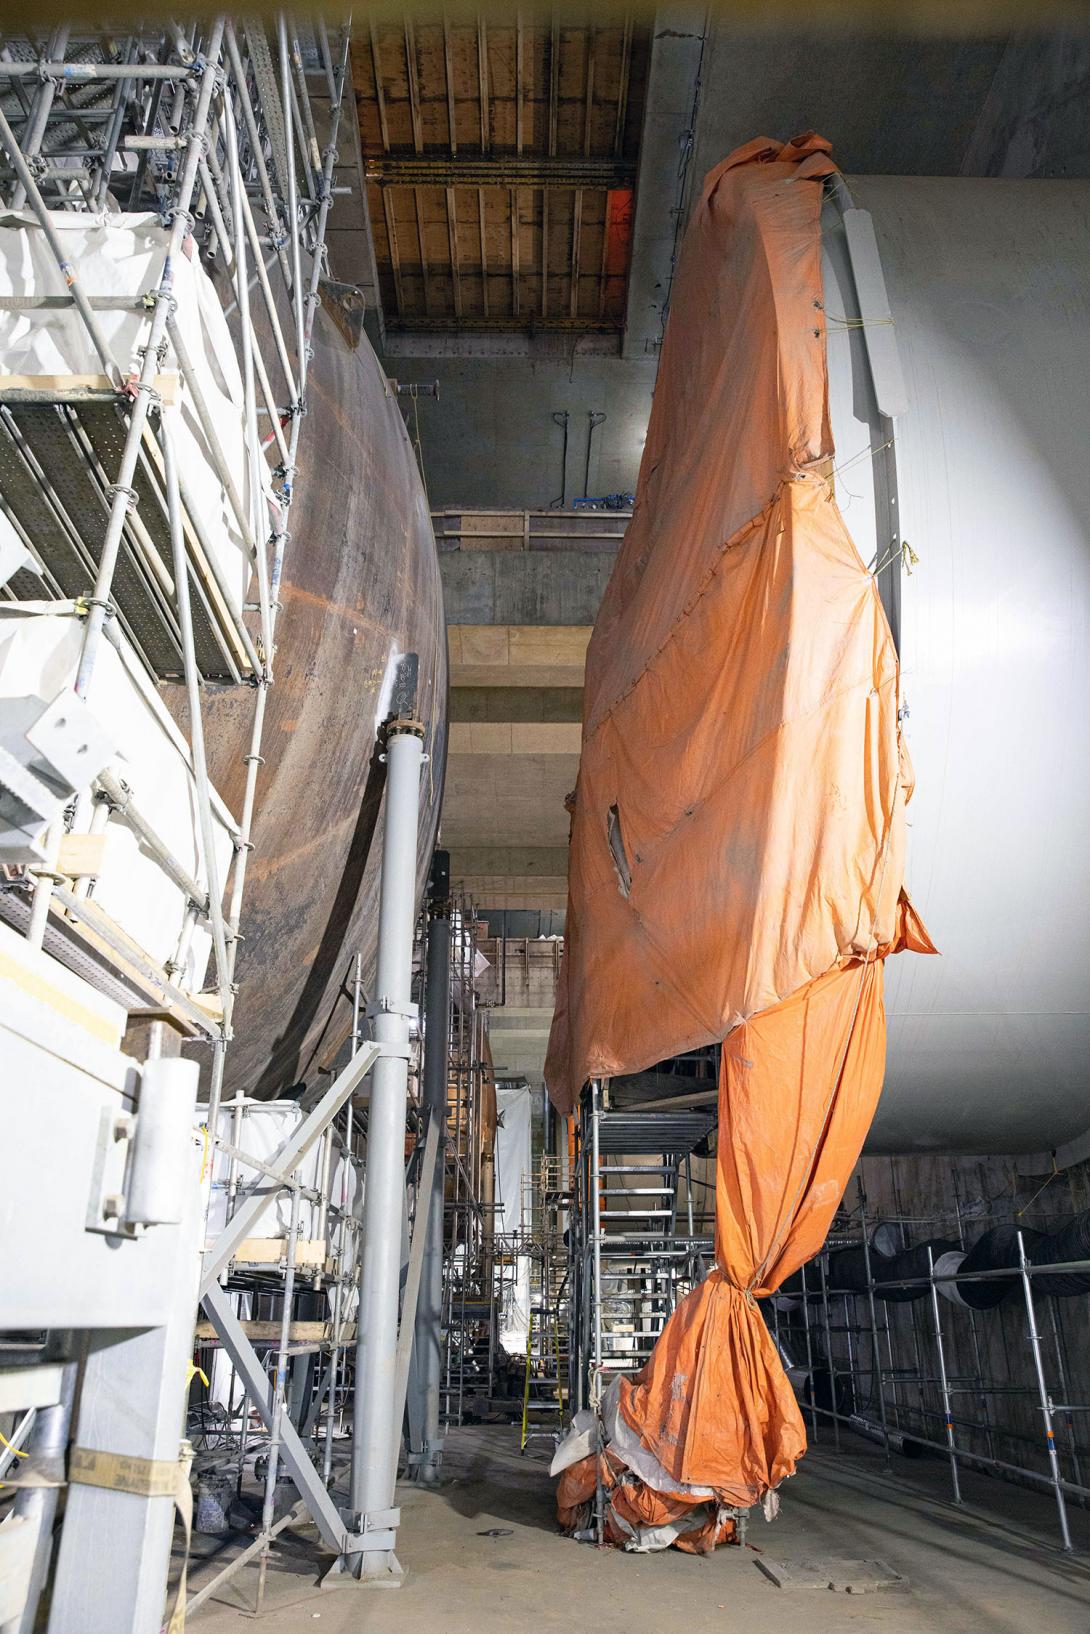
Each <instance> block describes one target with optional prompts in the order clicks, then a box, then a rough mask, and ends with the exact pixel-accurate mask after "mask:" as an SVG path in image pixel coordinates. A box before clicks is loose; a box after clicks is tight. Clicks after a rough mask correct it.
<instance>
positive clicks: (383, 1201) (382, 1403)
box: [281, 25, 424, 1583]
mask: <svg viewBox="0 0 1090 1634" xmlns="http://www.w3.org/2000/svg"><path fill="white" fill-rule="evenodd" d="M281 26H282V25H281ZM423 747H424V746H423V743H422V741H421V728H420V725H419V723H418V722H416V721H410V720H403V719H399V720H395V721H394V722H393V723H392V724H391V726H390V727H389V728H388V731H387V737H386V758H387V770H386V818H385V826H384V830H383V848H382V888H381V899H380V904H379V928H378V964H377V970H376V977H375V1001H374V1003H373V1005H371V1006H369V1009H370V1010H371V1012H372V1015H373V1026H374V1033H375V1040H376V1042H377V1043H379V1044H381V1046H382V1048H383V1055H382V1056H381V1057H380V1059H379V1060H378V1061H376V1063H375V1066H374V1069H373V1072H372V1075H371V1106H370V1113H369V1116H368V1124H367V1178H366V1184H365V1190H364V1204H363V1245H362V1252H361V1254H360V1267H359V1315H358V1328H357V1339H356V1394H355V1403H354V1408H353V1419H352V1485H351V1507H352V1510H353V1512H354V1514H355V1515H357V1516H358V1517H359V1525H360V1527H361V1528H362V1529H363V1530H364V1531H374V1532H375V1547H374V1548H372V1549H364V1550H362V1551H361V1552H360V1553H359V1555H358V1556H357V1557H355V1558H354V1559H353V1562H352V1565H353V1570H354V1571H355V1573H356V1575H358V1576H359V1577H361V1578H363V1579H365V1580H371V1581H376V1580H380V1581H385V1582H387V1583H389V1582H391V1581H394V1580H396V1578H397V1577H398V1576H399V1575H400V1571H401V1568H400V1566H399V1565H398V1563H397V1557H396V1555H395V1554H394V1549H393V1545H394V1541H395V1539H396V1532H395V1531H394V1530H393V1527H392V1526H391V1525H389V1524H388V1518H389V1512H390V1510H391V1508H392V1505H393V1498H394V1491H393V1486H394V1483H393V1479H392V1476H391V1471H392V1470H393V1469H394V1468H395V1454H396V1447H397V1438H398V1437H399V1436H400V1434H401V1425H400V1423H395V1422H394V1397H395V1383H396V1380H395V1370H396V1352H397V1318H398V1292H399V1289H398V1281H399V1271H400V1264H401V1210H402V1195H403V1191H404V1186H405V1113H406V1107H407V1102H408V1075H409V1023H410V1019H411V1017H412V1015H413V1005H412V1003H411V997H412V957H413V929H414V925H415V921H416V845H417V829H418V827H419V812H420V769H421V765H422V762H423Z"/></svg>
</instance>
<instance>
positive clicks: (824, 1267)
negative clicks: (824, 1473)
mask: <svg viewBox="0 0 1090 1634" xmlns="http://www.w3.org/2000/svg"><path fill="white" fill-rule="evenodd" d="M828 1258H829V1256H828V1253H827V1252H826V1253H824V1254H822V1255H821V1256H820V1258H819V1259H818V1272H819V1274H820V1276H821V1321H822V1326H823V1327H824V1329H825V1362H826V1365H827V1367H828V1369H829V1406H830V1408H831V1409H832V1419H833V1447H834V1448H835V1450H836V1451H837V1452H839V1451H840V1406H839V1403H838V1399H837V1390H836V1381H837V1370H836V1361H835V1359H834V1356H833V1330H832V1326H831V1324H830V1321H829V1269H828Z"/></svg>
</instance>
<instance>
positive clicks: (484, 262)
mask: <svg viewBox="0 0 1090 1634" xmlns="http://www.w3.org/2000/svg"><path fill="white" fill-rule="evenodd" d="M477 221H478V224H479V226H480V230H481V306H482V308H483V309H484V315H485V317H486V318H487V317H488V245H487V243H486V240H485V228H484V188H483V187H478V189H477Z"/></svg>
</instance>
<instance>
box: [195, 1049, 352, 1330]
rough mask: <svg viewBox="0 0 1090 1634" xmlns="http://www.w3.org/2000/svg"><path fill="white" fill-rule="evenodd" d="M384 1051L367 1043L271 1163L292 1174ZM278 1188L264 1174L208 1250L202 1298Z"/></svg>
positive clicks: (202, 1272)
mask: <svg viewBox="0 0 1090 1634" xmlns="http://www.w3.org/2000/svg"><path fill="white" fill-rule="evenodd" d="M382 1053H383V1051H382V1047H381V1045H379V1044H364V1045H363V1046H362V1047H361V1048H360V1049H359V1050H358V1051H357V1053H356V1054H355V1055H354V1056H353V1057H352V1059H351V1061H350V1062H349V1063H348V1065H347V1066H346V1067H345V1069H344V1071H343V1072H342V1073H341V1074H340V1076H339V1077H338V1078H335V1079H334V1080H333V1082H332V1083H331V1084H330V1086H329V1088H328V1089H327V1090H326V1092H325V1094H324V1095H323V1096H322V1098H321V1100H320V1101H319V1102H318V1103H317V1105H316V1106H315V1107H314V1110H313V1111H312V1112H309V1113H308V1114H307V1116H306V1117H305V1118H304V1119H303V1121H302V1123H301V1124H299V1126H298V1128H297V1129H295V1130H293V1131H292V1133H291V1134H290V1135H289V1137H288V1139H287V1140H286V1141H285V1142H284V1144H283V1146H281V1148H280V1150H279V1151H278V1152H277V1153H276V1154H275V1156H274V1157H272V1158H271V1159H270V1166H271V1165H272V1164H276V1165H277V1166H278V1168H279V1169H280V1172H281V1173H282V1174H283V1175H285V1176H289V1175H290V1173H291V1171H292V1169H294V1168H296V1167H297V1166H298V1165H299V1164H300V1163H301V1162H302V1160H303V1158H304V1157H306V1155H307V1153H308V1152H309V1151H310V1148H311V1147H312V1146H313V1145H314V1142H315V1141H316V1140H317V1139H318V1137H319V1136H320V1135H321V1133H322V1131H323V1129H325V1127H326V1125H327V1124H328V1123H329V1122H330V1121H331V1120H332V1119H333V1118H335V1117H336V1116H337V1113H338V1112H339V1111H340V1110H341V1107H342V1106H343V1105H344V1103H345V1101H347V1099H348V1097H349V1096H350V1095H351V1094H352V1092H353V1090H354V1089H355V1088H356V1086H357V1084H359V1083H360V1082H361V1081H362V1079H363V1078H365V1077H366V1075H367V1074H368V1073H369V1072H370V1070H371V1068H372V1067H373V1066H374V1064H375V1062H376V1061H377V1060H378V1058H379V1056H380V1055H381V1054H382ZM209 1133H210V1134H213V1135H214V1133H215V1131H213V1130H210V1131H209ZM285 1184H286V1180H285ZM278 1189H279V1188H278V1187H277V1186H276V1183H275V1182H274V1183H273V1185H272V1187H271V1189H270V1186H269V1179H268V1176H267V1175H263V1176H261V1178H260V1179H259V1180H257V1181H256V1183H255V1185H254V1187H253V1189H252V1190H251V1191H250V1192H249V1193H248V1195H247V1197H246V1199H245V1201H244V1202H242V1203H240V1204H239V1206H238V1208H237V1209H236V1210H235V1212H234V1214H232V1216H231V1218H230V1220H229V1221H228V1223H227V1224H226V1226H224V1228H223V1230H222V1231H221V1232H220V1234H219V1236H218V1237H217V1238H216V1240H215V1242H214V1243H212V1245H211V1246H210V1247H209V1248H208V1249H207V1251H206V1252H205V1256H204V1264H203V1266H202V1269H201V1298H202V1299H203V1298H204V1297H205V1295H206V1294H207V1293H209V1292H210V1291H211V1289H212V1287H213V1285H214V1284H215V1283H216V1282H218V1280H219V1276H220V1272H221V1271H222V1270H223V1269H224V1267H225V1266H227V1265H229V1264H230V1261H231V1256H232V1255H233V1254H234V1252H235V1249H236V1248H237V1247H238V1245H239V1243H241V1242H242V1241H243V1240H244V1239H245V1238H246V1237H248V1236H249V1235H250V1234H251V1232H250V1228H251V1226H252V1225H253V1224H254V1222H255V1220H257V1218H258V1216H259V1215H261V1214H262V1213H264V1211H265V1209H267V1208H268V1206H269V1204H270V1202H271V1201H272V1199H273V1197H274V1196H275V1195H276V1192H277V1190H278Z"/></svg>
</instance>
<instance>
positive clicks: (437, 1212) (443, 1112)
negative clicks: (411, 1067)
mask: <svg viewBox="0 0 1090 1634" xmlns="http://www.w3.org/2000/svg"><path fill="white" fill-rule="evenodd" d="M429 894H430V899H431V900H430V911H429V914H428V948H427V969H426V976H425V990H424V1085H423V1087H424V1111H425V1113H426V1115H427V1120H428V1127H429V1128H430V1127H431V1125H432V1123H434V1124H435V1125H436V1126H437V1128H438V1130H439V1150H438V1155H437V1157H436V1161H435V1164H434V1167H433V1168H432V1173H431V1205H430V1207H429V1210H428V1221H427V1235H426V1236H425V1239H424V1267H423V1274H422V1277H421V1283H420V1298H419V1303H418V1305H417V1309H416V1324H415V1334H414V1340H413V1344H414V1358H413V1369H412V1373H411V1375H410V1381H409V1390H410V1399H409V1427H410V1449H411V1451H412V1453H413V1455H414V1457H415V1458H416V1459H417V1460H418V1462H417V1466H416V1474H417V1478H418V1480H420V1481H422V1482H423V1483H424V1484H425V1485H432V1484H434V1483H435V1482H436V1481H437V1480H438V1476H439V1460H440V1457H441V1455H442V1445H443V1444H442V1439H441V1436H440V1427H439V1390H440V1379H441V1376H442V1363H443V1355H442V1323H443V1195H444V1177H445V1173H446V1160H445V1153H446V1129H447V1062H448V1050H447V1044H448V1038H449V1034H450V948H451V921H450V858H449V856H448V854H447V853H446V852H445V851H437V852H436V853H435V859H434V861H433V864H432V875H431V885H430V892H429Z"/></svg>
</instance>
